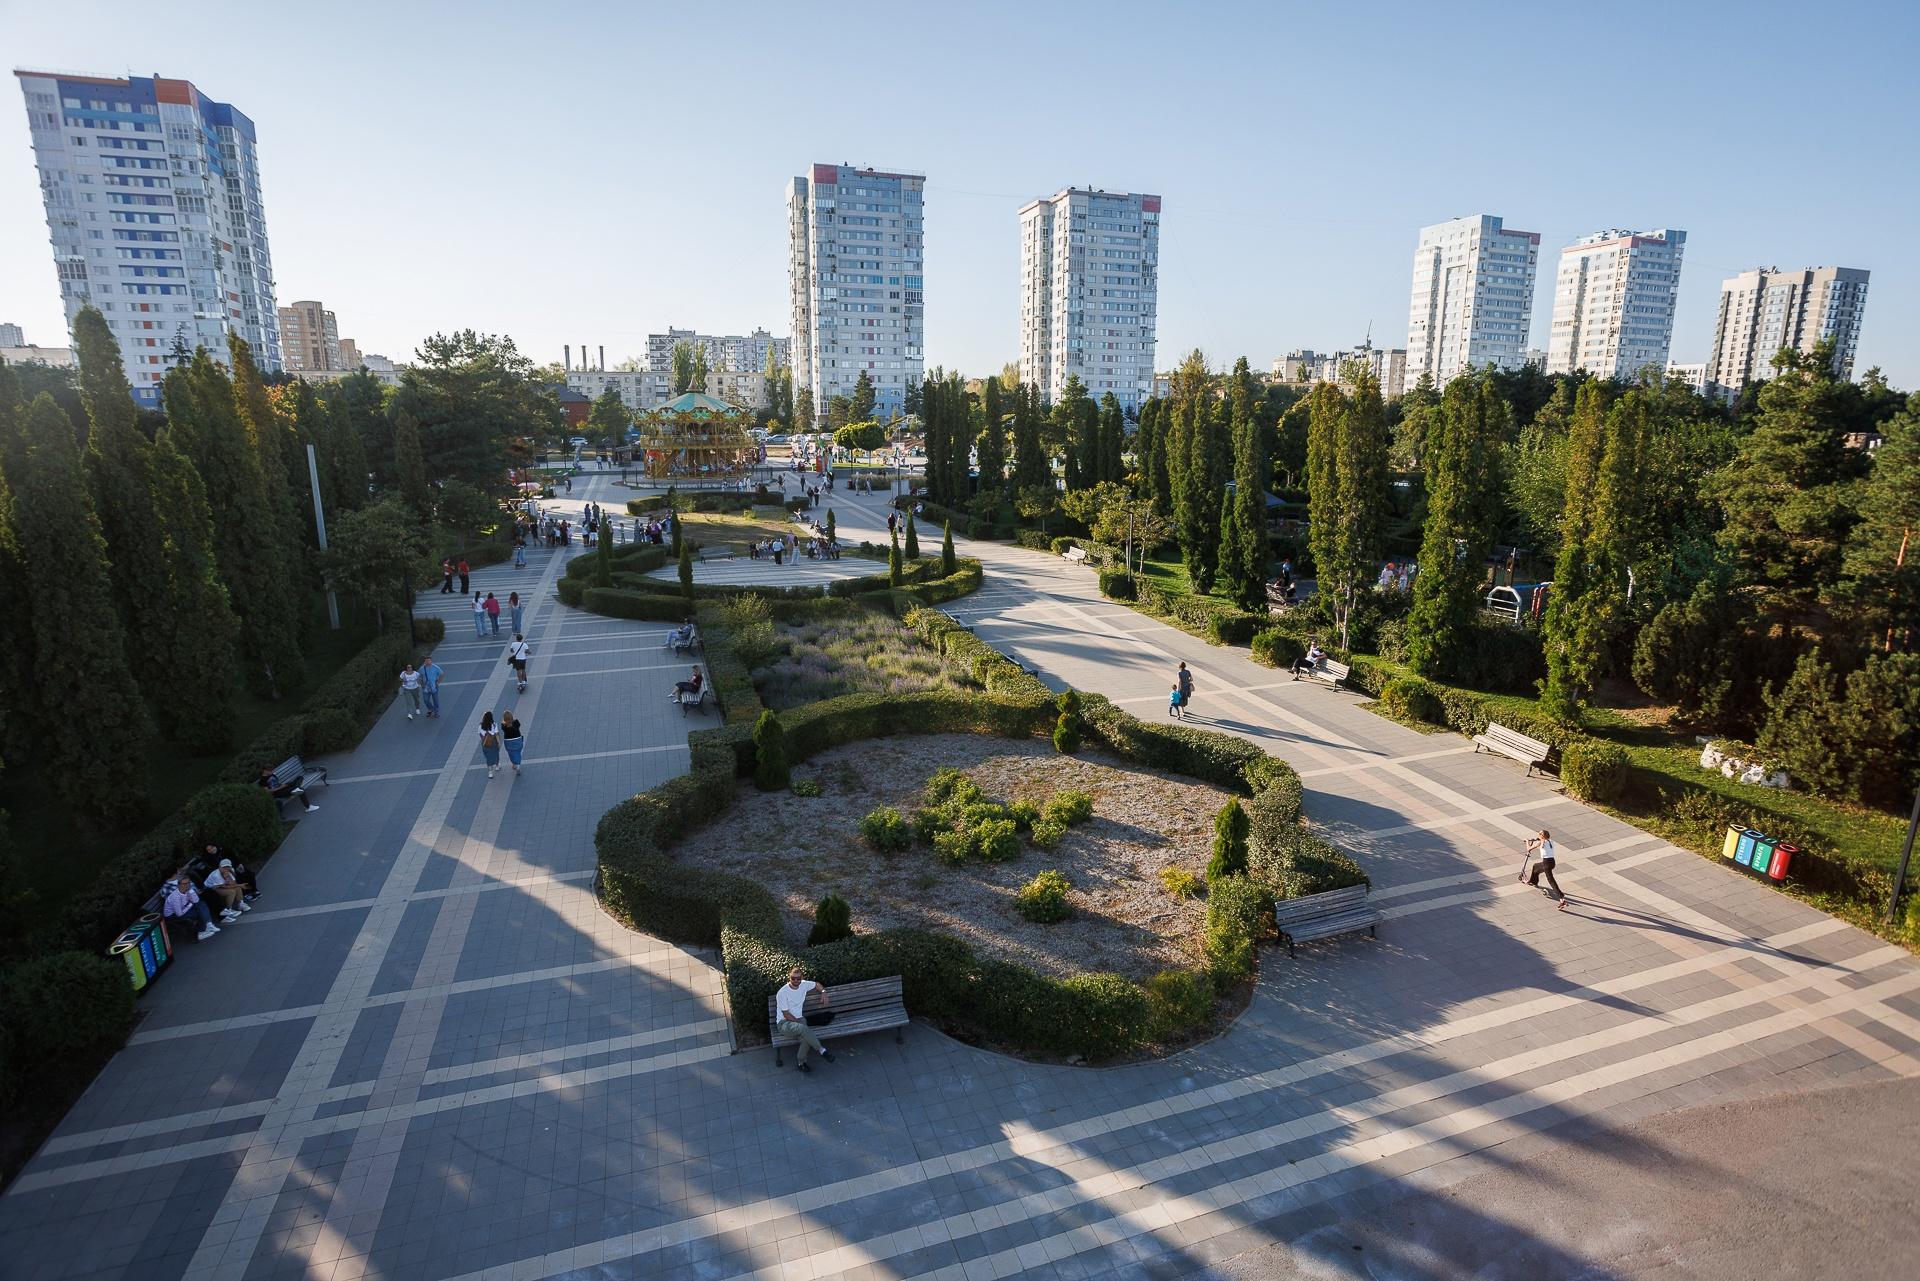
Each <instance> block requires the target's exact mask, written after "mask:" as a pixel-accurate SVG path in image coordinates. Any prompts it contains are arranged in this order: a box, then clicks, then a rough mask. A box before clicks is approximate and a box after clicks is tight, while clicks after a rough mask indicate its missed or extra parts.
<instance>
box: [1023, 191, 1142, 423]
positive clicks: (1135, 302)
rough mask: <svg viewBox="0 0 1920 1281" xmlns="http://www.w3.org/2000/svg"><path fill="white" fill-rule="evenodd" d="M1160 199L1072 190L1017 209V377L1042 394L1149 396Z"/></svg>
mask: <svg viewBox="0 0 1920 1281" xmlns="http://www.w3.org/2000/svg"><path fill="white" fill-rule="evenodd" d="M1159 281H1160V197H1158V196H1148V195H1137V194H1126V193H1117V192H1108V191H1092V190H1083V189H1080V188H1076V187H1068V188H1066V189H1065V190H1063V191H1060V192H1057V193H1055V194H1054V195H1051V196H1047V197H1045V198H1044V199H1040V200H1036V201H1034V202H1032V203H1031V204H1029V205H1027V206H1025V207H1024V208H1022V209H1021V210H1020V377H1021V379H1022V380H1023V381H1026V382H1029V383H1036V384H1038V385H1039V386H1040V387H1041V388H1042V389H1043V390H1044V392H1045V394H1046V397H1047V399H1048V400H1053V401H1057V400H1059V399H1060V398H1061V396H1062V395H1063V394H1064V392H1065V390H1066V386H1067V380H1068V379H1069V378H1074V377H1077V378H1079V380H1080V383H1081V385H1082V386H1083V387H1085V388H1086V390H1087V393H1088V394H1089V395H1091V396H1092V397H1093V398H1094V399H1095V400H1098V399H1100V397H1102V396H1105V395H1107V394H1108V393H1112V395H1113V396H1114V398H1115V399H1117V400H1118V401H1119V402H1120V405H1121V407H1122V408H1125V409H1137V408H1139V406H1140V403H1141V402H1142V401H1143V400H1145V399H1147V398H1148V397H1149V396H1151V395H1152V394H1153V352H1154V342H1155V331H1156V329H1157V324H1158V315H1157V300H1158V296H1159Z"/></svg>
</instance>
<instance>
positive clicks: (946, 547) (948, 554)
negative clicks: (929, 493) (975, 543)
mask: <svg viewBox="0 0 1920 1281" xmlns="http://www.w3.org/2000/svg"><path fill="white" fill-rule="evenodd" d="M828 537H832V531H831V530H829V531H828ZM959 570H960V562H959V561H958V560H957V559H955V557H954V554H953V522H952V521H948V522H947V523H946V526H945V532H944V533H943V534H942V535H941V537H940V576H941V577H942V578H952V577H953V576H954V575H955V574H956V573H958V572H959Z"/></svg>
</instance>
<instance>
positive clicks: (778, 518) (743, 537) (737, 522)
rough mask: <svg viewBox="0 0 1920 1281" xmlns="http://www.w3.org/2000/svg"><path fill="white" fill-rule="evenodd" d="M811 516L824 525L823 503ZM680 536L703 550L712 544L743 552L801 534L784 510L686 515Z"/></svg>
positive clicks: (768, 508) (769, 509) (683, 518)
mask: <svg viewBox="0 0 1920 1281" xmlns="http://www.w3.org/2000/svg"><path fill="white" fill-rule="evenodd" d="M821 501H822V506H821V507H820V509H819V511H818V512H816V513H815V519H817V520H818V521H820V522H821V523H822V524H825V523H826V519H827V515H826V511H827V509H826V507H825V505H824V504H825V499H824V498H823V499H822V500H821ZM680 519H681V521H682V531H681V536H682V537H684V538H688V539H691V540H692V541H693V542H696V543H700V544H702V545H705V546H711V545H713V544H716V543H731V544H733V545H734V546H736V547H741V548H744V547H745V546H746V545H747V544H748V543H750V542H753V541H754V540H755V539H764V538H773V537H775V536H782V537H784V536H785V535H786V534H789V533H794V534H798V533H800V532H801V527H800V526H799V525H797V524H795V523H794V521H793V518H792V517H790V516H788V515H787V511H786V508H784V507H756V508H754V509H753V515H751V516H735V515H728V514H725V513H721V512H686V513H684V514H682V516H681V518H680Z"/></svg>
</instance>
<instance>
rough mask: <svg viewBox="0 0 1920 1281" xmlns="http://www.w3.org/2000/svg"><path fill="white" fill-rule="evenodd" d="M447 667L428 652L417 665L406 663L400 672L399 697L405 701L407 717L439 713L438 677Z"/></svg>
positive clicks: (430, 715)
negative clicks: (434, 659) (437, 661)
mask: <svg viewBox="0 0 1920 1281" xmlns="http://www.w3.org/2000/svg"><path fill="white" fill-rule="evenodd" d="M446 674H447V669H446V668H444V667H442V666H440V664H438V663H436V662H434V661H433V655H432V654H428V655H427V656H426V659H425V660H424V661H422V662H421V664H420V666H419V667H415V666H414V665H413V664H412V663H408V664H407V665H406V667H404V668H402V669H401V672H400V697H401V698H403V699H405V700H406V703H407V719H408V720H412V719H413V718H414V717H416V716H428V717H437V716H439V715H440V678H441V677H443V676H445V675H446Z"/></svg>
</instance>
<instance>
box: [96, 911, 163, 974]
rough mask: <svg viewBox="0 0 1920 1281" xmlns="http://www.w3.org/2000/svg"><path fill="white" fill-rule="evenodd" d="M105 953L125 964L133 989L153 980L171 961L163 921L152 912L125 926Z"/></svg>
mask: <svg viewBox="0 0 1920 1281" xmlns="http://www.w3.org/2000/svg"><path fill="white" fill-rule="evenodd" d="M107 954H108V955H109V956H113V957H117V958H119V960H120V962H121V963H122V964H124V965H125V966H126V967H127V976H128V978H129V979H131V980H132V982H133V990H134V991H136V992H138V991H141V990H142V989H144V988H145V987H146V986H147V984H149V983H151V982H153V979H154V976H155V975H157V974H159V973H160V971H161V970H163V969H165V968H166V967H167V963H168V962H169V961H171V960H173V948H172V946H171V945H170V943H169V941H168V939H167V929H166V924H165V923H164V922H163V921H161V919H160V917H159V916H158V915H157V914H153V913H149V914H148V915H146V916H143V917H141V918H140V919H139V920H138V921H135V922H134V923H133V924H132V925H131V926H130V927H128V929H127V932H126V933H124V934H122V935H121V936H120V937H119V938H117V939H115V940H114V941H113V946H112V947H110V948H108V949H107Z"/></svg>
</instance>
